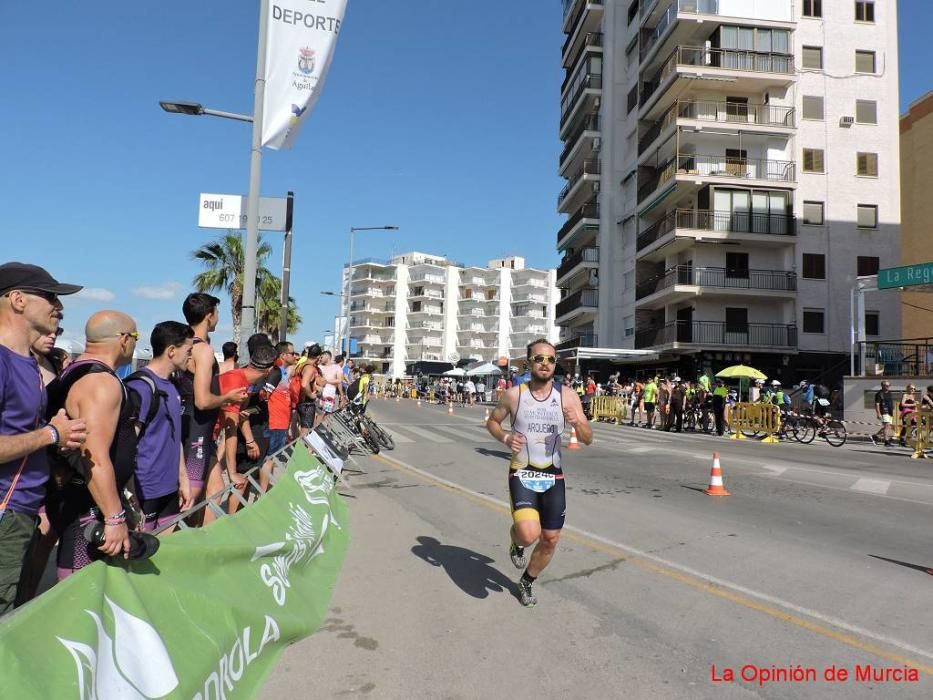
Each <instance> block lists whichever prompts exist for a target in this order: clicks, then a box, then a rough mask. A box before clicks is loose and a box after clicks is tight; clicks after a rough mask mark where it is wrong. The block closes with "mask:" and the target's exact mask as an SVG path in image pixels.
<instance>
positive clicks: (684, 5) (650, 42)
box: [638, 0, 719, 60]
mask: <svg viewBox="0 0 933 700" xmlns="http://www.w3.org/2000/svg"><path fill="white" fill-rule="evenodd" d="M643 4H653V3H651V2H650V0H644V2H643ZM678 12H685V13H690V14H694V15H695V14H704V15H718V14H719V0H674V2H672V3H671V4H670V5H669V6H668V8H667V9H666V10H665V11H664V14H663V15H662V16H661V19H659V20H658V23H657V24H656V25H655V27H654V30H653V31H652V32H651V35H650V36H649V37H648V39H647V40H645V41H644V42H643V44H642V48H641V51H640V52H639V55H638V57H639V60H644V58H645V56H647V55H648V52H649V51H651V49H652V47H653V46H654V45H655V44H657V43H658V41H659V40H660V39H661V37H663V36H664V34H666V33H667V28H668V27H669V26H671V22H673V21H674V19H675V18H676V16H677V13H678Z"/></svg>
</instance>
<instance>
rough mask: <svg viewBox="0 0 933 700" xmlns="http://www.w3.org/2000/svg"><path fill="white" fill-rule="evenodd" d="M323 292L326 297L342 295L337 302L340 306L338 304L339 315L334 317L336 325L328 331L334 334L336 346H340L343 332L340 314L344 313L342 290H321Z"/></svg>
mask: <svg viewBox="0 0 933 700" xmlns="http://www.w3.org/2000/svg"><path fill="white" fill-rule="evenodd" d="M321 294H322V295H323V296H325V297H340V301H339V302H337V303H338V306H337V314H338V315H337V316H335V317H334V319H335V327H334V328H332V329H331V330H329V331H328V333H333V334H334V348H339V347H340V336H341V335H342V332H343V327H342V325H341V323H340V314H342V313H343V297H342V296H341V294H340V292H321Z"/></svg>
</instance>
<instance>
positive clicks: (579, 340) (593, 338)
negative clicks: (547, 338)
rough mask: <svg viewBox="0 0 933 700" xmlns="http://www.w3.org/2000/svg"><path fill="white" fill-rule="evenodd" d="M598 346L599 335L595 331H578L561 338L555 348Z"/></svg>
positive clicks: (567, 348)
mask: <svg viewBox="0 0 933 700" xmlns="http://www.w3.org/2000/svg"><path fill="white" fill-rule="evenodd" d="M598 347H599V336H598V335H596V333H593V332H592V331H590V332H583V333H578V334H577V335H575V336H573V337H571V338H567V339H566V340H562V341H560V342H559V343H558V344H557V350H558V351H560V350H569V349H571V348H598Z"/></svg>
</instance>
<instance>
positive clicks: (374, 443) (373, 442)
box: [360, 425, 379, 455]
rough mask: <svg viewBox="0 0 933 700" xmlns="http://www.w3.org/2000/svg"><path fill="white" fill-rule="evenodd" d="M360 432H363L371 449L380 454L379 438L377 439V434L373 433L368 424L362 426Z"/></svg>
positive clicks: (364, 438) (375, 453)
mask: <svg viewBox="0 0 933 700" xmlns="http://www.w3.org/2000/svg"><path fill="white" fill-rule="evenodd" d="M360 432H361V433H362V434H363V440H365V441H366V446H367V447H368V448H369V449H370V451H371V452H372V453H373V454H374V455H377V454H379V440H377V439H376V436H375V435H373V433H372V431H371V430H368V429H367V428H366V426H363V425H361V426H360Z"/></svg>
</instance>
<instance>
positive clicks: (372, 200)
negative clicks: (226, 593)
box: [0, 0, 933, 342]
mask: <svg viewBox="0 0 933 700" xmlns="http://www.w3.org/2000/svg"><path fill="white" fill-rule="evenodd" d="M899 4H900V15H901V22H900V28H901V47H900V51H901V108H902V109H903V108H905V107H906V105H907V104H909V102H911V101H913V100H914V99H916V98H917V97H920V96H921V95H923V94H924V93H925V92H927V91H928V90H930V89H933V81H931V80H930V78H929V76H928V74H927V72H926V70H925V69H926V66H928V65H929V64H930V58H931V51H930V42H929V38H928V32H929V28H930V27H933V3H930V2H928V1H926V0H901V2H900V3H899ZM258 5H259V3H258V2H256V1H255V0H254V1H253V2H248V1H246V0H241V1H239V2H229V0H227V1H222V0H199V1H198V2H191V1H190V0H163V1H162V2H159V3H133V2H129V3H128V2H115V1H113V0H100V1H99V2H95V3H80V2H76V1H75V0H65V1H64V2H56V3H35V2H28V1H26V0H3V2H2V3H0V26H3V27H4V29H5V30H6V31H4V41H3V42H2V44H0V57H2V59H3V65H4V66H5V68H4V70H3V74H4V96H5V98H6V99H5V100H4V102H5V108H4V109H3V110H2V111H0V129H2V133H3V134H4V137H5V138H4V142H5V143H4V149H3V158H2V160H0V163H2V168H0V193H2V194H0V207H2V212H3V223H2V224H0V231H2V233H0V236H2V249H3V253H2V255H0V258H3V259H4V260H23V261H28V262H35V263H38V264H41V265H43V266H45V267H46V268H47V269H49V270H50V271H51V272H52V274H53V275H55V276H56V277H58V278H59V279H61V280H63V281H68V282H75V283H78V284H84V285H86V286H87V287H89V288H92V289H93V291H92V292H89V293H88V294H87V295H86V297H85V298H82V299H69V300H68V301H67V305H66V309H65V313H66V318H65V321H64V324H63V325H64V326H65V328H66V329H67V330H68V333H69V334H74V335H76V336H77V337H81V336H82V335H83V330H82V329H83V325H84V322H85V320H86V319H87V317H88V315H90V313H92V312H93V311H95V310H97V309H100V308H118V309H121V310H125V311H127V312H129V313H131V314H132V315H134V317H135V318H136V319H137V321H138V324H139V327H140V329H141V330H144V331H146V332H148V330H149V329H150V328H151V326H152V325H153V324H154V323H156V322H158V321H161V320H166V319H170V318H180V316H181V312H180V307H181V300H182V299H183V298H184V295H185V294H186V293H187V292H188V291H190V287H191V280H192V278H193V277H194V275H195V274H196V273H197V272H198V271H199V269H200V268H199V267H198V266H197V265H196V264H195V263H194V262H193V261H191V259H190V253H191V251H193V250H195V249H196V248H197V247H198V246H199V245H200V244H201V243H203V242H205V241H207V240H209V239H210V238H211V237H212V236H214V235H216V234H217V233H219V232H217V231H211V230H207V229H199V228H198V227H197V197H198V193H199V192H228V193H245V191H246V188H247V180H248V166H249V138H250V133H249V125H247V124H242V123H238V122H232V121H226V120H220V119H213V118H208V117H199V118H191V117H181V116H175V115H169V114H166V113H164V112H162V111H161V110H160V109H159V106H158V101H159V100H160V99H179V100H193V101H199V102H201V103H203V104H205V105H207V106H210V107H214V108H217V109H224V110H229V111H234V112H245V113H249V112H251V110H252V82H253V81H252V78H253V74H254V72H255V60H256V31H257V29H256V28H257V19H258ZM560 19H561V9H560V2H559V1H558V0H511V1H510V2H501V1H499V2H492V1H491V0H474V1H473V2H452V1H449V0H448V1H445V0H406V1H405V2H402V3H385V2H379V1H378V0H349V3H348V10H347V16H346V18H345V22H344V25H343V28H342V31H341V36H340V40H339V42H338V46H337V53H336V56H335V59H334V62H333V65H332V67H331V72H330V75H329V77H328V81H327V85H326V88H325V90H324V93H323V96H322V97H321V99H320V101H319V102H318V105H317V107H316V109H315V111H314V113H313V114H312V115H311V116H310V118H309V119H308V121H307V122H306V123H305V125H304V128H303V131H302V133H301V136H300V138H299V140H298V143H297V145H296V146H295V148H294V149H292V150H291V151H280V152H274V151H268V150H267V151H265V153H264V157H263V168H262V182H263V187H262V190H263V194H264V195H266V196H280V195H284V194H285V192H286V191H288V190H293V191H294V192H295V193H296V214H295V237H294V245H293V263H292V268H293V272H292V295H293V296H294V297H295V298H296V299H297V300H298V303H299V306H300V310H301V313H302V315H303V317H304V324H303V326H302V329H301V330H300V332H299V333H298V334H297V336H296V337H295V338H294V339H295V340H296V341H298V342H301V341H304V340H306V339H311V338H315V339H320V337H321V336H322V331H323V329H325V328H328V327H332V326H333V317H334V315H335V314H336V313H337V300H336V299H335V298H334V297H327V296H321V295H320V291H322V290H335V289H337V286H338V279H339V270H340V266H341V265H342V264H343V263H344V262H345V261H346V258H347V245H348V233H347V232H348V229H349V227H350V226H378V225H383V224H394V225H398V226H399V227H400V230H399V231H397V232H392V233H391V234H386V233H381V232H376V233H362V234H358V235H357V237H356V250H355V255H354V257H370V256H373V257H388V256H390V255H392V254H393V253H400V252H405V251H407V250H413V249H414V250H423V251H425V252H431V253H440V254H446V255H448V256H450V257H452V258H454V259H456V260H461V261H464V262H466V263H468V264H485V262H486V260H487V259H489V258H494V257H503V256H506V255H523V256H524V257H525V258H526V259H527V261H528V264H529V265H532V266H536V267H549V266H554V265H556V264H557V263H558V256H557V253H556V251H555V248H554V242H555V237H556V232H557V230H558V229H559V228H560V225H561V220H562V217H561V216H558V214H557V213H556V211H555V203H556V197H557V193H558V192H559V191H560V188H561V186H562V181H561V180H560V178H558V176H557V158H558V155H559V153H560V149H561V144H560V142H559V141H558V138H557V127H558V108H559V89H560V83H561V80H562V74H561V69H560V55H559V54H560V47H561V44H562V43H563V35H562V34H561V32H560ZM13 66H15V68H13ZM267 236H268V237H269V240H270V242H271V243H272V245H273V249H274V252H273V255H272V257H271V258H270V260H269V266H270V267H271V268H272V269H273V270H274V271H276V272H277V271H279V270H280V266H281V237H280V234H267ZM229 318H230V317H229V304H227V303H225V305H224V309H223V316H222V321H221V327H220V329H219V332H218V335H217V338H218V339H219V340H224V339H227V338H228V337H229V335H230V325H231V324H230V320H229Z"/></svg>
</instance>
